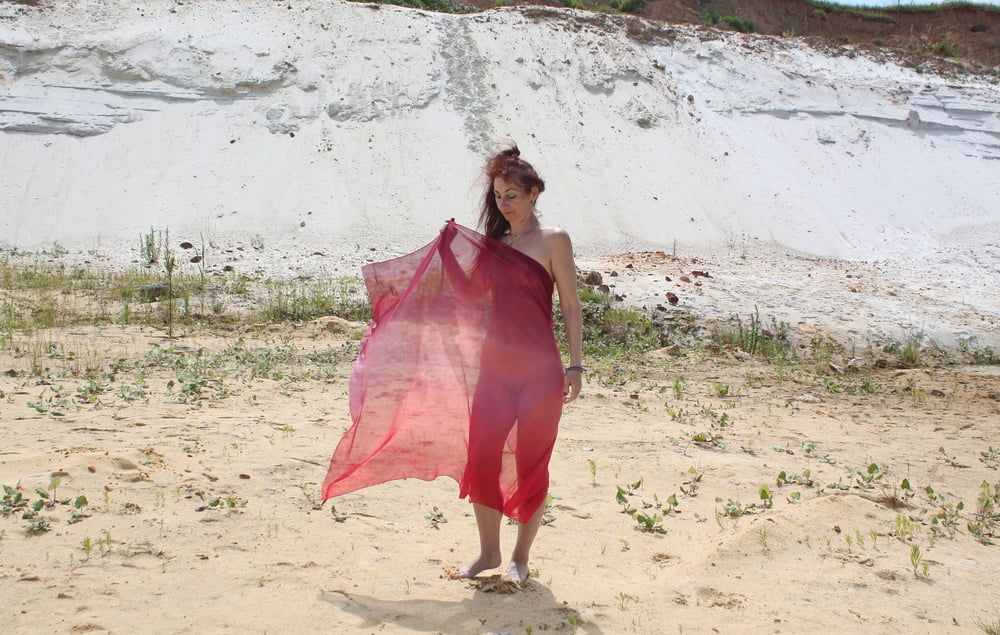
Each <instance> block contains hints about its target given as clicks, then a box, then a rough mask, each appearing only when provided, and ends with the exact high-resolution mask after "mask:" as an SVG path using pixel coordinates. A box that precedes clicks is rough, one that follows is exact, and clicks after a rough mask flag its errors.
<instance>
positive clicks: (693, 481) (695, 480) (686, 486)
mask: <svg viewBox="0 0 1000 635" xmlns="http://www.w3.org/2000/svg"><path fill="white" fill-rule="evenodd" d="M687 473H688V474H690V478H688V479H687V480H686V481H684V483H683V484H682V485H681V493H683V494H684V495H685V496H690V497H694V496H697V495H698V484H699V483H701V479H702V477H704V476H705V475H704V473H702V472H699V471H698V469H697V468H695V467H694V466H693V465H692V466H691V467H689V468H688V470H687Z"/></svg>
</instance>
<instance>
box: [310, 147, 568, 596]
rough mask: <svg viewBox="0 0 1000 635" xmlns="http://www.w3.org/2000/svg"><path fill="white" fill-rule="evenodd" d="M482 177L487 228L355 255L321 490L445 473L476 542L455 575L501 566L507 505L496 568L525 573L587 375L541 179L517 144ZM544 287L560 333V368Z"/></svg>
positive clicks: (511, 574) (564, 240)
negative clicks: (334, 430)
mask: <svg viewBox="0 0 1000 635" xmlns="http://www.w3.org/2000/svg"><path fill="white" fill-rule="evenodd" d="M486 176H487V177H488V185H487V191H486V196H485V199H484V201H483V209H482V213H481V216H480V225H481V227H482V228H483V231H484V232H485V236H484V235H481V234H478V233H476V232H474V231H472V230H469V229H466V228H464V227H461V226H459V225H457V224H456V223H455V222H454V221H453V220H452V221H449V222H448V223H447V224H446V225H445V227H444V229H442V231H441V235H440V236H439V237H438V239H437V240H435V241H434V242H433V243H431V244H430V245H428V246H426V247H424V248H423V249H420V250H418V251H416V252H414V253H412V254H408V255H406V256H402V257H400V258H396V259H393V260H390V261H386V262H383V263H376V264H374V265H368V266H366V267H364V268H363V270H362V271H363V273H364V277H365V283H366V285H367V287H368V291H369V294H370V296H371V298H372V317H373V322H372V325H371V327H370V328H369V330H368V333H367V334H366V335H365V338H364V339H363V340H362V344H361V352H360V354H359V356H358V362H357V365H356V366H355V369H354V372H353V373H352V375H351V385H350V401H351V417H352V419H353V421H354V425H353V426H352V427H351V429H350V430H348V432H347V433H346V434H345V435H344V438H343V439H341V441H340V443H339V444H338V446H337V450H336V451H335V452H334V456H333V458H332V459H331V462H330V469H329V471H328V473H327V478H326V481H325V482H324V485H323V499H324V500H326V499H327V498H330V497H332V496H336V495H339V494H343V493H346V492H350V491H354V490H357V489H360V488H361V487H366V486H368V485H373V484H376V483H383V482H385V481H388V480H393V479H396V478H406V477H414V478H422V479H425V480H430V479H433V478H436V477H437V476H451V477H452V478H454V479H455V480H456V481H458V482H459V484H460V496H461V497H465V496H469V498H470V499H471V500H472V502H473V507H474V510H475V515H476V524H477V526H478V529H479V542H480V553H479V556H478V557H477V558H476V559H474V560H472V561H471V562H469V563H468V564H467V565H465V566H464V567H462V569H460V570H459V571H458V573H457V577H461V578H471V577H474V576H476V575H477V574H479V573H480V572H482V571H485V570H487V569H493V568H496V567H498V566H500V564H501V554H500V521H501V518H502V516H503V515H507V516H508V517H510V518H513V519H514V520H516V521H518V523H519V524H518V534H517V542H516V545H515V547H514V551H513V553H512V555H511V561H510V564H509V566H508V567H507V569H506V570H505V572H504V574H503V578H504V579H505V580H509V581H512V582H517V583H522V582H524V581H525V580H526V579H527V576H528V571H529V568H528V558H529V554H530V550H531V545H532V543H533V542H534V538H535V535H536V534H537V532H538V527H539V525H540V524H541V520H542V515H543V514H544V512H545V509H544V503H545V499H546V495H547V493H548V462H549V458H550V457H551V454H552V448H553V445H554V443H555V438H556V432H557V428H558V423H559V418H560V416H561V413H562V406H563V404H565V403H569V402H571V401H573V400H574V399H576V397H577V396H578V395H579V393H580V389H581V385H582V373H583V371H584V369H583V367H582V366H581V341H582V317H581V312H580V301H579V298H578V297H577V292H576V267H575V264H574V262H573V250H572V244H571V242H570V239H569V236H568V235H567V234H566V232H565V231H563V230H561V229H559V228H556V227H550V226H546V225H542V224H541V223H540V222H539V220H538V217H537V215H536V212H535V203H536V202H537V200H538V197H539V195H540V194H541V193H542V192H543V191H544V190H545V183H544V182H543V181H542V179H541V178H540V177H539V176H538V174H537V173H536V172H535V170H534V168H532V167H531V165H530V164H528V163H527V162H526V161H524V160H522V159H521V158H520V152H519V151H518V149H517V147H516V146H514V147H512V148H510V149H508V150H504V151H503V152H500V153H499V154H497V155H496V156H494V157H492V158H491V159H490V161H489V163H488V164H487V170H486ZM553 286H555V288H557V289H558V291H559V300H560V306H561V309H562V312H563V316H564V321H565V324H566V332H567V336H568V339H569V348H570V364H569V365H568V366H567V367H566V368H565V369H563V368H562V362H561V359H560V355H559V349H558V346H557V345H556V342H555V337H554V335H553V331H552V291H553Z"/></svg>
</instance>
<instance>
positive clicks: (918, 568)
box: [910, 545, 930, 579]
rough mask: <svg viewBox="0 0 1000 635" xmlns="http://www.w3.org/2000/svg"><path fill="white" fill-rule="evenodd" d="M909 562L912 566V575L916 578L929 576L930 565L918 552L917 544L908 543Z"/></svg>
mask: <svg viewBox="0 0 1000 635" xmlns="http://www.w3.org/2000/svg"><path fill="white" fill-rule="evenodd" d="M910 564H911V565H912V566H913V575H914V576H915V577H917V578H924V579H926V578H929V577H930V567H929V566H928V564H927V561H926V560H924V557H923V555H922V554H921V553H920V546H919V545H910Z"/></svg>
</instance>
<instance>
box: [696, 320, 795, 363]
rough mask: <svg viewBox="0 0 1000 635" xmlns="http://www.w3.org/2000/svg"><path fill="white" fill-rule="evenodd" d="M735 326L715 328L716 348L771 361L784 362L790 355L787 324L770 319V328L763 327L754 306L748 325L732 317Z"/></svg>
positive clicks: (714, 339)
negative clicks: (734, 350) (739, 351)
mask: <svg viewBox="0 0 1000 635" xmlns="http://www.w3.org/2000/svg"><path fill="white" fill-rule="evenodd" d="M734 321H735V326H731V327H721V326H716V327H715V328H714V329H713V331H712V341H713V343H714V344H715V345H716V346H721V347H726V348H738V349H740V350H742V351H743V352H745V353H749V354H751V355H759V356H762V357H766V358H768V359H771V360H772V361H777V360H784V359H786V358H787V357H789V356H790V355H791V350H792V349H791V344H790V343H789V341H788V330H789V327H788V324H787V323H785V322H778V321H777V320H776V319H775V318H774V317H772V318H771V325H770V327H765V326H764V324H763V322H762V321H761V318H760V311H759V309H758V308H757V307H756V306H754V312H753V314H752V315H750V321H749V324H745V323H744V322H743V318H741V317H740V316H739V315H734V316H733V318H732V319H731V320H730V323H731V324H732V323H733V322H734Z"/></svg>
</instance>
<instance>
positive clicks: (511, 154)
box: [500, 143, 521, 159]
mask: <svg viewBox="0 0 1000 635" xmlns="http://www.w3.org/2000/svg"><path fill="white" fill-rule="evenodd" d="M500 156H503V157H507V158H508V159H516V158H518V157H520V156H521V150H520V149H519V148H518V147H517V144H516V143H515V144H514V145H513V146H511V147H509V148H507V149H506V150H502V151H501V152H500Z"/></svg>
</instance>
